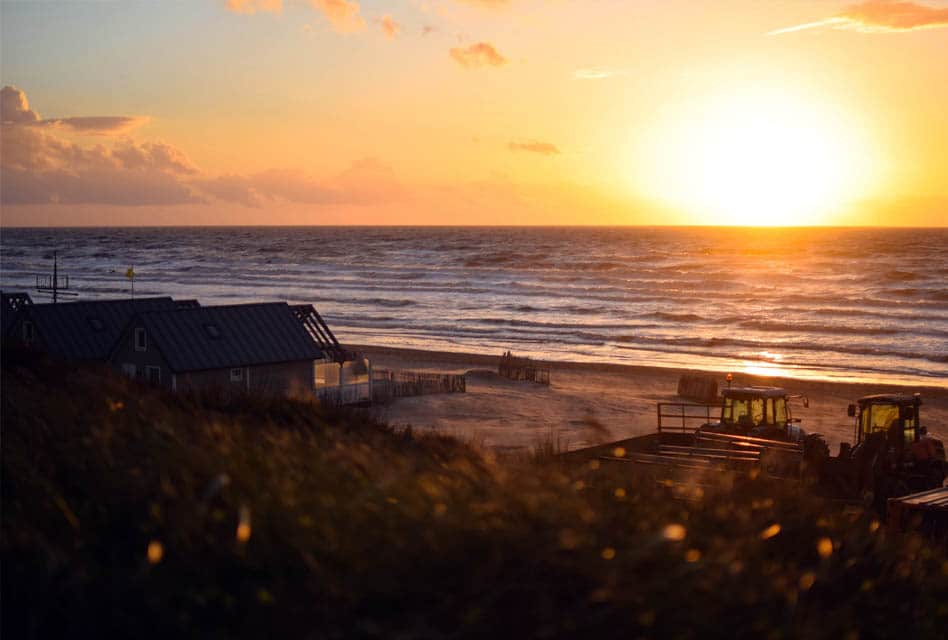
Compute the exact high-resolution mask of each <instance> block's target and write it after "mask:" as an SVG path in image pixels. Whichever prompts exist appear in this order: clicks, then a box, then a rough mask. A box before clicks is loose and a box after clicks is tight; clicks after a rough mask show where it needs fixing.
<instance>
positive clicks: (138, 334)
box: [135, 327, 148, 351]
mask: <svg viewBox="0 0 948 640" xmlns="http://www.w3.org/2000/svg"><path fill="white" fill-rule="evenodd" d="M147 349H148V336H147V335H146V334H145V328H144V327H136V328H135V351H146V350H147Z"/></svg>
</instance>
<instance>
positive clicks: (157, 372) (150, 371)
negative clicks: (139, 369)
mask: <svg viewBox="0 0 948 640" xmlns="http://www.w3.org/2000/svg"><path fill="white" fill-rule="evenodd" d="M145 373H146V374H147V375H148V382H150V383H151V384H161V367H154V366H150V365H149V366H147V367H145Z"/></svg>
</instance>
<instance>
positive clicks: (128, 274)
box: [125, 267, 135, 279]
mask: <svg viewBox="0 0 948 640" xmlns="http://www.w3.org/2000/svg"><path fill="white" fill-rule="evenodd" d="M125 277H126V278H129V279H131V278H134V277H135V269H133V268H132V267H129V268H128V271H126V272H125Z"/></svg>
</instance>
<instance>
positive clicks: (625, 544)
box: [2, 354, 948, 638]
mask: <svg viewBox="0 0 948 640" xmlns="http://www.w3.org/2000/svg"><path fill="white" fill-rule="evenodd" d="M2 421H3V422H2V438H3V440H2V445H3V452H2V453H3V465H2V483H3V486H2V492H3V494H2V497H3V505H2V506H3V513H2V516H3V520H2V563H3V566H2V570H3V576H2V587H3V594H2V595H3V601H2V602H3V612H2V614H3V632H4V637H6V638H17V637H62V636H66V635H70V636H75V635H79V636H83V635H93V634H94V635H96V636H97V637H135V638H141V637H164V638H168V637H184V636H186V637H361V636H383V637H431V636H474V635H486V634H487V633H492V634H494V635H496V636H502V637H597V638H604V637H637V636H641V637H684V638H688V637H727V638H735V637H773V638H780V637H801V636H802V637H827V638H830V637H832V638H841V637H853V638H855V637H860V638H871V637H880V638H881V637H896V636H898V637H918V638H925V637H931V638H935V637H943V636H942V634H943V632H944V629H946V628H948V604H946V603H948V562H946V559H945V556H944V555H943V554H942V553H941V552H940V551H936V550H930V549H929V548H927V547H926V546H925V543H924V541H923V540H921V539H919V538H903V539H897V540H892V539H887V537H886V535H885V532H884V528H880V527H879V526H878V523H877V522H874V521H873V519H872V517H871V516H869V515H858V514H857V515H843V514H841V513H839V512H838V511H834V510H828V509H827V507H826V505H824V504H821V503H819V502H816V501H813V500H808V499H803V498H800V497H799V496H797V495H795V494H794V493H793V492H789V491H779V492H778V494H777V495H775V496H773V497H772V498H771V497H770V496H769V495H768V493H772V492H773V491H774V490H773V488H772V487H771V488H768V487H766V486H764V485H762V484H760V483H755V482H750V483H748V484H747V485H745V486H740V487H737V488H736V489H735V490H733V491H726V490H725V489H723V488H722V489H715V488H713V487H709V488H706V489H704V490H703V491H702V492H700V493H699V492H694V491H692V492H691V493H690V494H689V496H688V497H689V498H690V499H689V500H682V499H671V497H672V496H671V494H672V493H673V490H672V489H671V488H666V487H663V486H659V485H656V484H655V483H654V482H650V481H646V480H639V481H634V480H632V479H630V478H629V477H628V475H625V474H623V475H619V474H617V473H615V472H610V473H607V472H606V471H605V470H604V469H598V470H596V469H591V468H590V467H589V466H588V465H587V466H584V467H583V468H581V469H570V468H564V467H562V466H560V464H559V463H558V462H556V461H554V460H553V459H552V458H549V457H542V456H538V457H537V459H535V460H500V461H497V460H494V459H492V458H490V457H489V456H485V455H482V454H481V453H479V452H477V451H475V450H473V449H471V448H469V447H467V446H465V445H463V444H461V443H459V442H457V441H455V440H452V439H449V438H442V437H429V436H426V437H418V436H417V435H415V436H413V435H412V434H410V433H407V434H404V433H395V432H393V431H391V430H389V429H388V428H387V427H385V426H384V425H379V424H376V423H373V422H372V421H370V420H369V419H367V418H366V417H365V416H364V415H362V414H360V413H358V412H351V413H345V412H327V411H325V410H323V409H321V408H319V407H317V406H314V405H312V404H310V403H307V402H300V401H294V400H287V399H256V400H254V399H238V400H235V401H232V402H230V403H224V402H223V401H219V400H214V399H209V398H203V399H186V398H181V397H175V396H172V395H167V394H164V393H161V392H158V391H154V390H151V389H147V388H145V387H141V386H139V385H137V384H135V383H132V382H129V381H126V380H125V379H122V378H120V377H117V376H113V375H112V374H111V373H109V372H108V371H105V370H99V369H95V368H78V367H73V366H67V367H64V366H63V365H58V364H55V363H49V362H31V361H28V360H25V359H23V358H22V357H18V356H16V355H15V354H5V361H4V366H3V376H2ZM821 541H822V542H821ZM821 551H822V553H821Z"/></svg>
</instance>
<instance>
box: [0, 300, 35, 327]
mask: <svg viewBox="0 0 948 640" xmlns="http://www.w3.org/2000/svg"><path fill="white" fill-rule="evenodd" d="M31 304H33V299H32V298H30V294H28V293H25V292H22V291H16V292H11V291H6V292H3V291H0V321H2V323H3V328H2V330H0V331H2V335H6V334H7V331H9V329H10V327H12V326H13V323H14V322H16V314H17V312H18V311H19V310H20V309H21V308H23V307H25V306H28V305H31Z"/></svg>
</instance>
